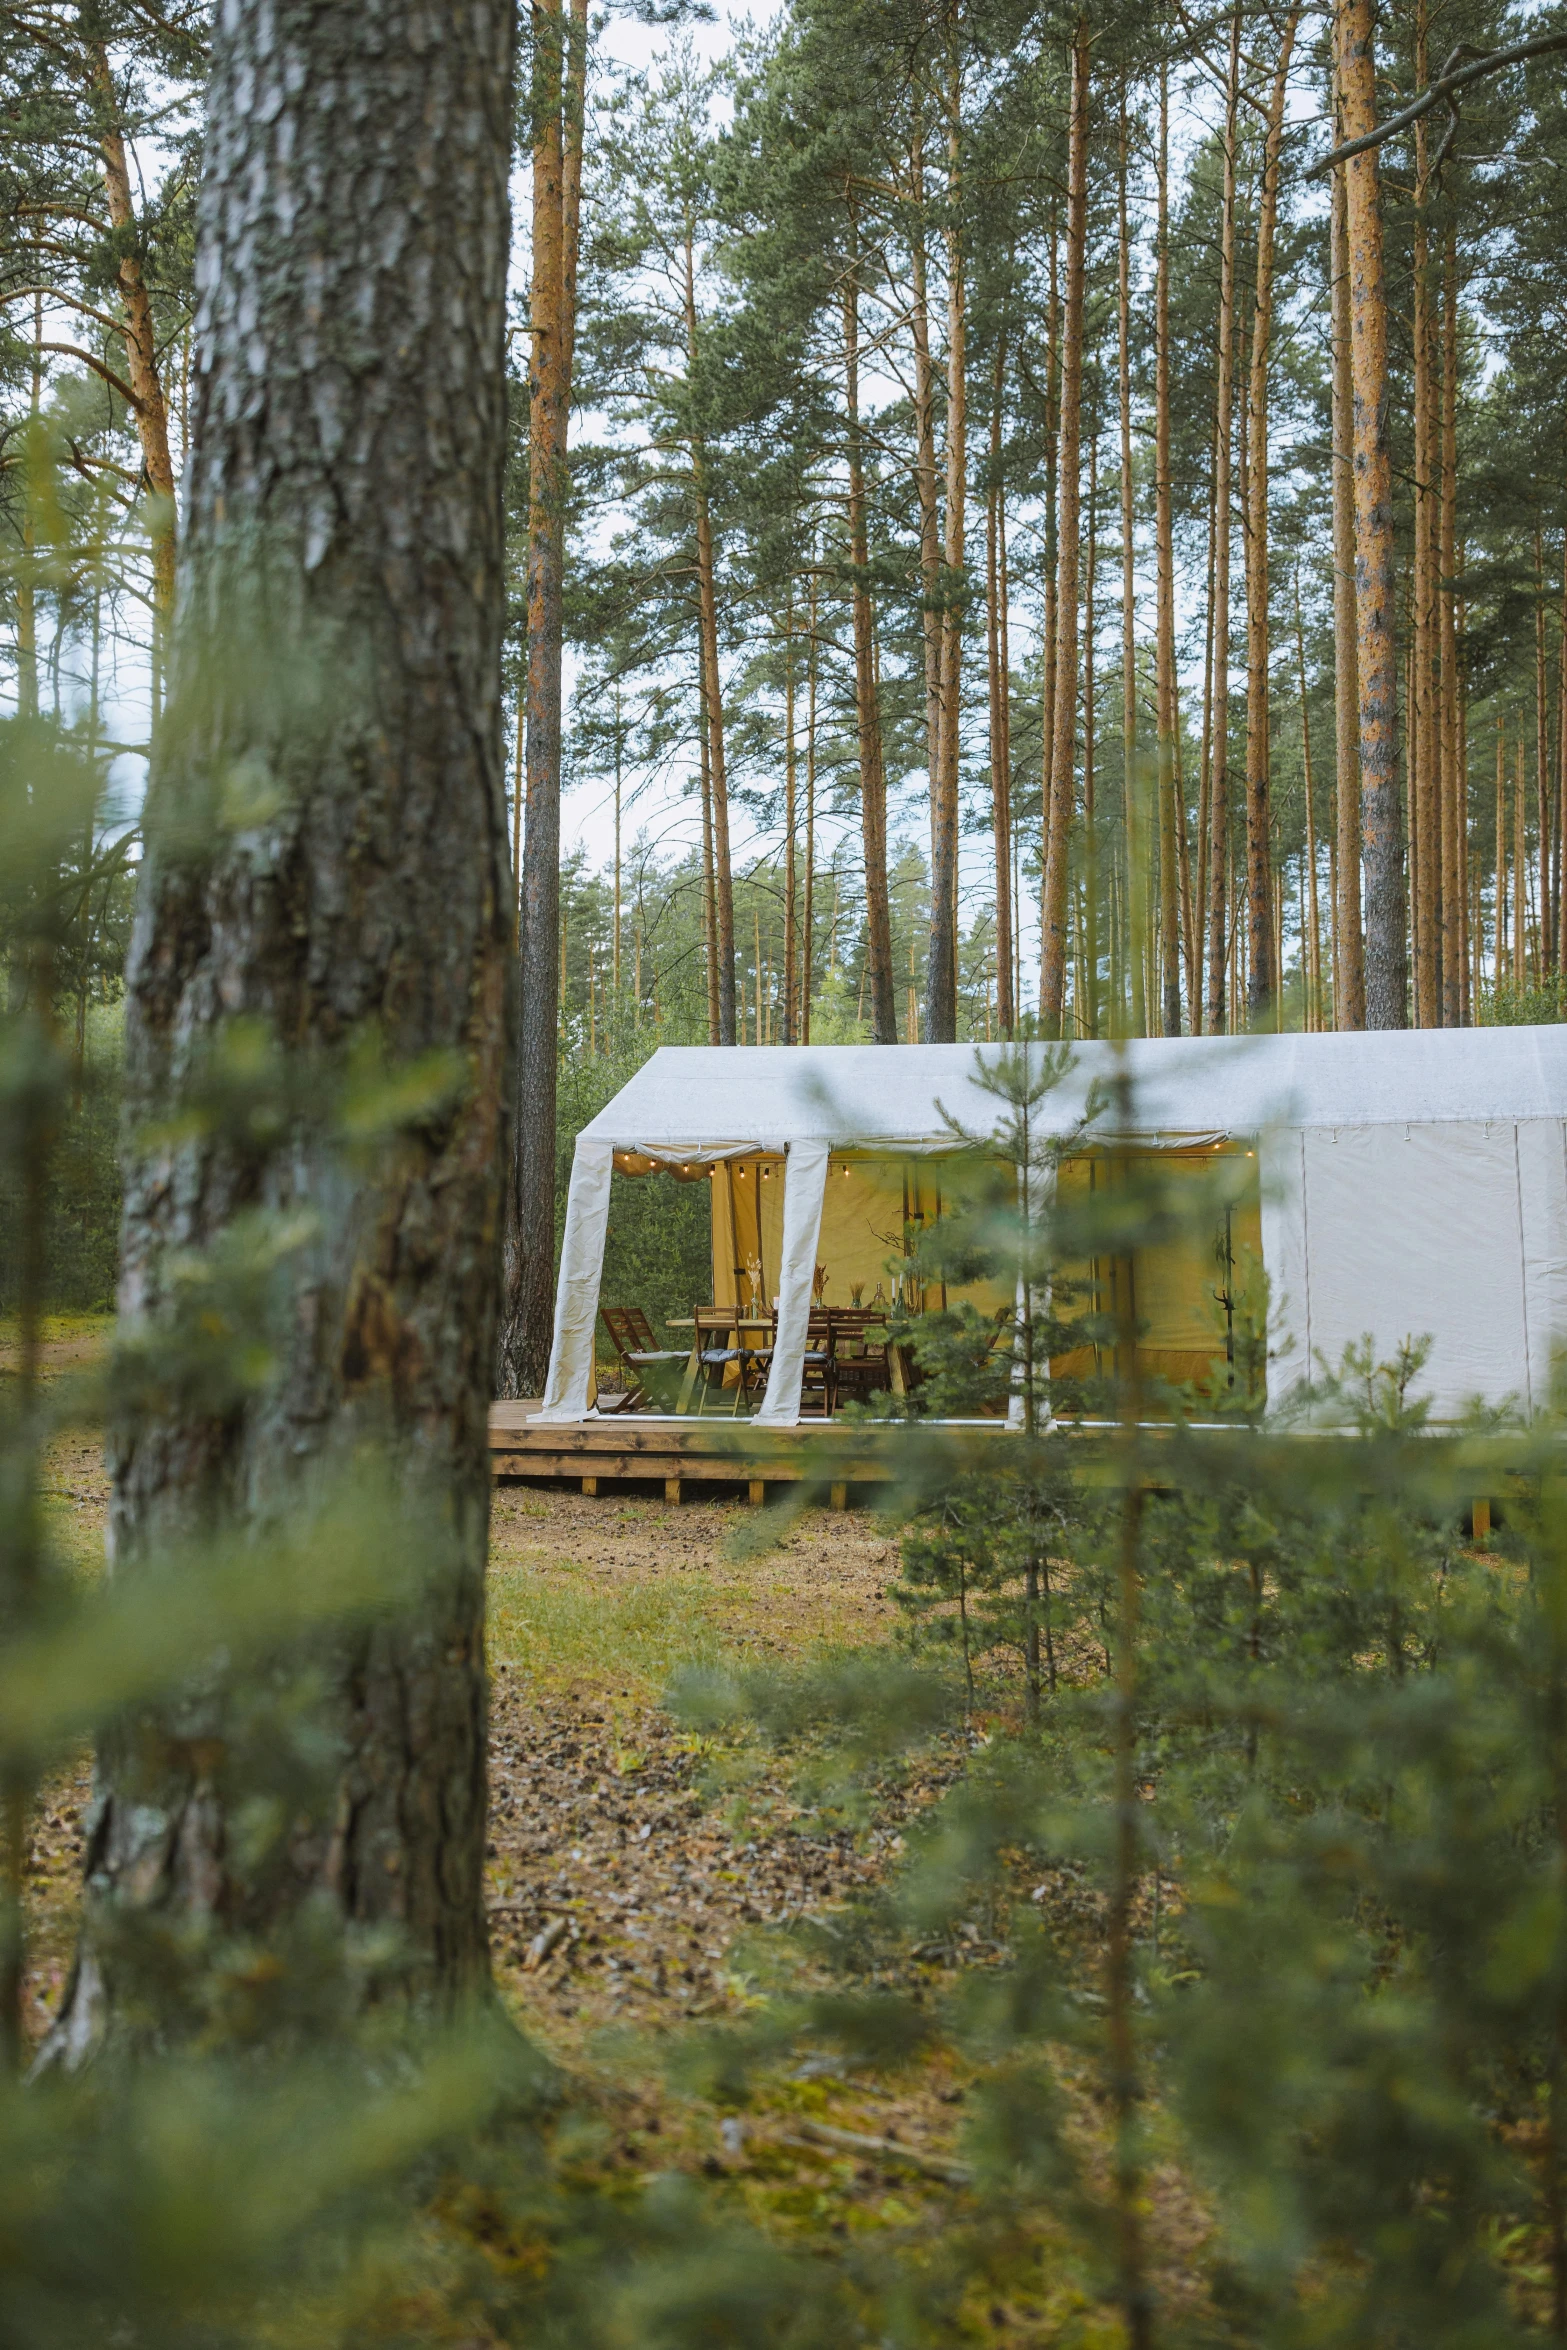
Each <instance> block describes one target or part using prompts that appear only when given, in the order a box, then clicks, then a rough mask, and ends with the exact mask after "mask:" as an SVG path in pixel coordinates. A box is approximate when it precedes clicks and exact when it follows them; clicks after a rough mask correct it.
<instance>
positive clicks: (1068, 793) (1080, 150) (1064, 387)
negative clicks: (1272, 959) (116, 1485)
mask: <svg viewBox="0 0 1567 2350" xmlns="http://www.w3.org/2000/svg"><path fill="white" fill-rule="evenodd" d="M1087 257H1088V20H1087V18H1086V17H1082V16H1080V17H1079V18H1078V20H1077V23H1076V25H1075V27H1074V29H1073V35H1072V109H1071V129H1070V134H1069V139H1068V149H1067V221H1066V301H1065V304H1064V314H1063V317H1062V321H1061V425H1060V443H1059V452H1058V459H1057V463H1058V467H1059V478H1060V485H1061V486H1060V491H1059V495H1058V499H1057V506H1056V546H1057V555H1056V611H1055V640H1056V641H1055V664H1054V666H1055V691H1054V705H1055V706H1054V710H1053V712H1052V717H1053V721H1054V725H1053V740H1052V743H1051V752H1050V799H1049V805H1048V807H1047V809H1046V811H1045V874H1044V891H1043V903H1044V937H1043V941H1042V944H1041V950H1040V952H1041V970H1040V990H1039V992H1040V1010H1041V1013H1042V1016H1043V1020H1044V1027H1045V1033H1046V1035H1047V1036H1059V1035H1060V1033H1061V1014H1062V1009H1063V1006H1064V1004H1065V1000H1066V956H1067V922H1066V885H1067V874H1068V871H1069V869H1070V864H1071V853H1072V800H1073V783H1074V774H1075V762H1074V758H1073V752H1074V749H1075V745H1076V737H1077V594H1078V568H1079V559H1080V555H1081V548H1080V545H1079V535H1080V534H1079V522H1078V517H1079V511H1080V506H1081V499H1082V483H1081V481H1080V479H1079V473H1080V457H1081V447H1082V421H1083V419H1082V407H1083V306H1084V292H1085V280H1086V275H1087Z"/></svg>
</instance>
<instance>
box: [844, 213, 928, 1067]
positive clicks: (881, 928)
mask: <svg viewBox="0 0 1567 2350" xmlns="http://www.w3.org/2000/svg"><path fill="white" fill-rule="evenodd" d="M851 211H852V207H851ZM858 267H859V255H858V238H857V236H856V243H855V254H854V259H853V261H852V263H851V266H850V269H849V272H848V275H847V277H846V279H845V282H844V289H843V349H844V378H845V391H846V397H847V402H848V427H849V561H850V564H851V565H852V566H853V571H854V589H853V605H854V702H855V715H856V721H857V732H858V738H859V754H860V835H861V839H862V841H863V842H864V847H865V957H866V973H867V976H868V978H869V981H870V990H871V1032H872V1034H873V1036H874V1037H875V1040H876V1042H877V1043H878V1044H896V1043H897V1041H898V1005H897V998H896V996H895V995H894V993H893V980H892V916H891V911H890V909H889V906H888V902H887V783H886V776H885V773H884V771H883V768H882V747H881V708H880V702H879V699H878V696H877V692H876V638H875V616H874V613H873V611H872V607H871V593H870V586H869V582H868V573H869V568H870V547H869V544H868V542H867V538H866V522H865V456H864V447H863V442H862V437H861V430H860V289H859V281H858V276H857V272H858ZM932 925H933V930H934V917H932Z"/></svg>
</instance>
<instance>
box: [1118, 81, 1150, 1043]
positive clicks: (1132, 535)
mask: <svg viewBox="0 0 1567 2350" xmlns="http://www.w3.org/2000/svg"><path fill="white" fill-rule="evenodd" d="M1119 131H1120V136H1119V142H1118V158H1117V160H1118V171H1117V177H1116V225H1117V231H1118V235H1117V252H1116V376H1117V388H1118V394H1119V415H1120V425H1121V778H1122V797H1123V803H1124V805H1123V812H1122V821H1123V824H1124V826H1125V831H1126V908H1127V928H1128V932H1129V939H1128V943H1127V950H1126V951H1127V961H1128V963H1129V965H1130V969H1131V982H1132V1034H1133V1035H1134V1036H1146V1035H1147V1033H1148V1005H1147V1000H1146V998H1145V995H1144V992H1143V941H1144V935H1145V933H1146V930H1147V924H1148V917H1147V913H1146V891H1147V863H1146V859H1145V857H1144V854H1143V825H1142V809H1141V806H1140V804H1139V789H1138V773H1137V636H1136V624H1137V514H1136V502H1135V495H1134V492H1135V486H1136V485H1135V483H1134V480H1133V476H1132V240H1131V231H1130V225H1129V223H1128V220H1127V212H1126V161H1127V138H1126V87H1125V84H1124V83H1123V84H1122V88H1121V114H1120V124H1119Z"/></svg>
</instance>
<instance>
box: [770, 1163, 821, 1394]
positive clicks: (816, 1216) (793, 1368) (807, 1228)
mask: <svg viewBox="0 0 1567 2350" xmlns="http://www.w3.org/2000/svg"><path fill="white" fill-rule="evenodd" d="M827 1160H828V1146H827V1144H826V1143H825V1142H792V1143H791V1144H790V1145H789V1152H788V1157H787V1159H786V1160H785V1162H784V1209H783V1241H782V1244H781V1251H780V1253H781V1258H782V1261H781V1263H780V1265H779V1268H778V1326H777V1328H776V1330H775V1331H774V1333H773V1362H772V1369H771V1370H770V1371H769V1373H768V1376H767V1393H766V1394H765V1395H764V1396H763V1398H762V1402H761V1408H760V1409H759V1411H758V1412H757V1415H756V1416H757V1419H758V1420H759V1421H760V1422H762V1423H763V1424H764V1425H765V1426H767V1427H769V1428H792V1427H794V1425H795V1424H796V1422H797V1421H798V1419H799V1417H800V1384H801V1381H802V1380H803V1378H804V1376H805V1337H806V1331H807V1328H808V1326H809V1324H810V1319H811V1285H812V1282H813V1281H814V1279H815V1275H816V1244H817V1241H818V1240H819V1238H820V1236H821V1229H822V1198H823V1195H824V1194H825V1192H826V1189H827Z"/></svg>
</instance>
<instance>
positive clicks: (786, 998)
mask: <svg viewBox="0 0 1567 2350" xmlns="http://www.w3.org/2000/svg"><path fill="white" fill-rule="evenodd" d="M797 786H798V762H797V760H796V757H795V741H794V580H793V578H792V577H791V578H790V581H789V600H788V603H787V605H786V607H785V611H784V970H783V1002H782V1004H781V1006H780V1031H781V1041H782V1042H783V1043H784V1044H793V1043H794V1042H795V1040H796V1036H797V1033H798V1032H797V1030H796V1027H795V1011H794V984H795V965H796V962H797V961H798V959H799V951H800V949H799V935H798V927H797V923H796V910H797V909H796V905H795V891H796V878H795V828H796V824H797V821H798V817H799V807H798V798H797Z"/></svg>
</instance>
